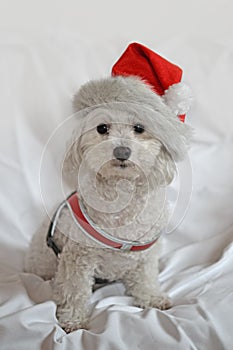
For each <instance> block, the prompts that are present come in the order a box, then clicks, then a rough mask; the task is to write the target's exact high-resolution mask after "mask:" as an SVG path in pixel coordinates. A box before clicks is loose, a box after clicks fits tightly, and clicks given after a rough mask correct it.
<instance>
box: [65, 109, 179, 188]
mask: <svg viewBox="0 0 233 350" xmlns="http://www.w3.org/2000/svg"><path fill="white" fill-rule="evenodd" d="M68 161H69V162H72V165H73V171H74V172H76V175H75V176H77V177H78V173H79V168H80V166H81V165H82V166H84V165H85V171H88V172H92V173H93V174H94V175H96V176H101V177H102V178H103V179H106V180H109V179H111V178H114V179H118V180H120V179H127V180H129V181H134V180H136V179H137V178H139V177H140V178H141V179H143V181H151V180H152V181H156V183H157V184H159V185H166V184H168V183H169V182H170V181H171V180H172V178H173V176H174V172H175V164H174V161H173V160H172V158H171V156H170V154H169V152H168V151H167V150H166V148H165V147H164V146H163V144H162V143H161V141H159V139H158V138H156V137H155V136H154V135H153V134H152V132H151V131H150V125H149V123H148V122H147V121H146V119H145V118H144V119H142V118H139V117H138V116H136V115H133V114H130V113H129V112H127V111H122V110H117V108H115V109H113V108H112V109H109V108H104V107H102V108H96V109H95V110H94V112H92V113H91V114H90V116H89V117H88V118H84V121H83V125H82V129H81V133H80V135H76V137H74V140H73V142H72V145H71V147H70V150H69V152H68Z"/></svg>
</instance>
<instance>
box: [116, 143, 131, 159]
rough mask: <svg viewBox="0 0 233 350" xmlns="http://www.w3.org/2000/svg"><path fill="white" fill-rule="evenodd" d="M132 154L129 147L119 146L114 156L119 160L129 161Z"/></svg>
mask: <svg viewBox="0 0 233 350" xmlns="http://www.w3.org/2000/svg"><path fill="white" fill-rule="evenodd" d="M130 154H131V149H130V148H129V147H123V146H119V147H116V148H114V150H113V155H114V157H115V158H116V159H118V160H122V161H123V160H127V159H129V157H130Z"/></svg>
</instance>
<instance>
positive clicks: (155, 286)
mask: <svg viewBox="0 0 233 350" xmlns="http://www.w3.org/2000/svg"><path fill="white" fill-rule="evenodd" d="M123 283H124V285H125V287H126V294H127V295H130V296H133V297H134V305H135V306H139V307H142V308H147V307H155V308H158V309H161V310H165V309H169V308H170V307H171V301H170V299H169V298H168V296H167V295H166V294H165V293H163V292H162V291H161V290H160V286H159V282H158V258H157V256H153V258H151V259H149V260H145V261H139V262H138V264H137V265H136V266H135V267H134V268H133V269H131V270H130V271H127V273H126V274H125V276H124V279H123Z"/></svg>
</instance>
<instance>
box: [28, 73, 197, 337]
mask: <svg viewBox="0 0 233 350" xmlns="http://www.w3.org/2000/svg"><path fill="white" fill-rule="evenodd" d="M74 107H75V111H81V112H82V113H81V114H80V113H79V118H78V121H77V123H78V125H77V129H76V130H74V133H73V136H72V137H71V141H70V144H69V146H68V150H67V154H66V156H65V167H64V176H65V177H66V179H68V181H69V183H70V184H72V187H73V189H75V190H77V191H78V193H79V199H80V200H81V201H82V203H83V205H84V207H85V210H86V212H87V214H88V215H89V217H90V218H91V219H92V221H93V222H94V223H95V224H97V225H98V226H99V227H100V228H104V229H105V230H106V231H107V232H108V233H110V234H111V235H112V236H114V237H116V238H124V239H127V240H135V241H136V240H137V241H140V242H145V241H147V240H150V239H151V238H153V237H155V236H156V235H158V234H159V233H160V232H161V230H163V228H164V227H165V225H166V222H167V218H168V209H167V203H166V199H165V197H164V187H165V186H167V185H168V184H169V183H170V182H171V180H172V179H173V176H174V173H175V168H176V167H175V161H177V160H180V159H182V158H183V156H184V154H185V153H186V149H187V144H188V140H189V137H190V130H189V128H188V127H187V125H184V124H183V123H181V122H180V121H179V120H178V118H177V117H176V115H175V114H174V113H173V112H172V111H171V109H170V108H169V107H168V106H166V104H165V103H164V101H163V99H162V98H161V97H159V96H157V95H156V94H155V93H154V92H152V91H151V89H150V87H148V86H147V85H146V84H144V83H143V82H142V81H140V80H138V79H135V78H122V77H117V78H109V79H104V80H100V81H94V82H90V83H88V84H86V85H85V86H83V87H82V88H81V89H80V91H79V92H78V94H77V95H76V96H75V98H74ZM80 115H81V117H80ZM101 123H106V124H107V125H108V126H109V131H108V133H106V134H103V135H101V134H99V133H98V132H97V130H96V126H97V125H99V124H101ZM137 123H140V124H142V125H143V126H144V128H145V131H144V132H143V133H141V134H137V133H135V131H134V127H133V126H134V125H135V124H137ZM118 146H123V147H129V148H130V149H131V156H130V158H129V159H128V160H127V161H125V165H126V166H124V167H122V166H121V165H122V163H121V161H119V160H117V159H114V157H113V150H114V148H115V147H118ZM48 226H49V222H48V221H47V222H45V223H44V225H43V227H42V228H41V229H40V230H39V231H38V233H37V234H36V235H35V236H34V237H33V239H32V242H31V246H30V249H29V251H28V254H27V257H26V262H25V270H26V271H28V272H33V273H36V274H38V275H40V276H42V277H43V278H45V279H52V289H53V298H54V300H55V301H56V303H57V317H58V320H59V322H60V324H61V325H62V327H63V328H64V329H65V330H66V331H67V332H69V331H72V330H75V329H78V328H80V327H87V325H88V317H89V312H90V310H89V307H88V302H89V299H90V296H91V293H92V287H93V284H94V277H99V278H104V279H108V280H109V281H114V280H121V281H122V282H123V283H124V285H125V287H126V293H127V294H128V295H131V296H133V297H134V298H135V305H138V306H140V307H149V306H150V307H158V308H160V309H165V308H168V307H169V306H170V301H169V299H168V298H167V297H166V295H164V294H163V293H162V292H161V291H160V288H159V285H158V281H157V275H158V251H159V241H157V242H156V243H155V244H154V245H153V246H152V247H151V248H150V249H147V250H145V251H140V252H129V251H115V250H111V249H108V248H103V247H101V246H99V245H98V243H95V242H93V241H91V240H90V239H88V238H87V237H86V236H84V235H83V234H82V232H80V230H79V228H78V227H77V226H76V225H75V223H74V221H73V218H72V217H71V215H70V213H69V211H68V210H67V208H64V209H63V210H62V213H61V216H60V218H59V221H58V223H57V229H56V232H55V239H56V244H57V245H58V246H59V247H60V249H61V250H62V253H61V254H60V257H59V258H57V257H56V256H55V254H54V252H53V251H52V250H51V249H50V248H48V247H47V246H46V234H47V230H48Z"/></svg>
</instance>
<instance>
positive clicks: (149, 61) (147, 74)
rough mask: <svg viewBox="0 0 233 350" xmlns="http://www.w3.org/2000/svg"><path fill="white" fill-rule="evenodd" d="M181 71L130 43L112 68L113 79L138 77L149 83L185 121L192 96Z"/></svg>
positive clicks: (144, 48)
mask: <svg viewBox="0 0 233 350" xmlns="http://www.w3.org/2000/svg"><path fill="white" fill-rule="evenodd" d="M182 73H183V72H182V69H181V68H180V67H178V66H177V65H175V64H173V63H171V62H169V61H167V60H166V59H165V58H163V57H161V56H160V55H158V54H156V53H155V52H153V51H152V50H150V49H148V48H147V47H145V46H143V45H141V44H138V43H132V44H130V45H129V46H128V47H127V49H126V50H125V52H124V53H123V54H122V56H121V57H120V58H119V60H118V61H117V62H116V63H115V64H114V66H113V68H112V75H113V76H118V75H120V76H125V77H128V76H137V77H139V78H141V79H142V80H143V81H144V82H145V83H147V84H149V85H150V86H151V88H152V89H153V90H154V92H155V93H156V94H158V95H160V96H162V98H163V100H164V102H165V103H166V104H167V105H168V106H169V107H170V108H171V109H172V111H173V112H174V113H175V114H176V115H178V116H179V118H180V120H181V121H183V122H184V120H185V113H187V111H188V110H189V108H190V104H191V93H190V90H189V88H188V87H187V86H186V85H185V84H183V83H181V78H182Z"/></svg>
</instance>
